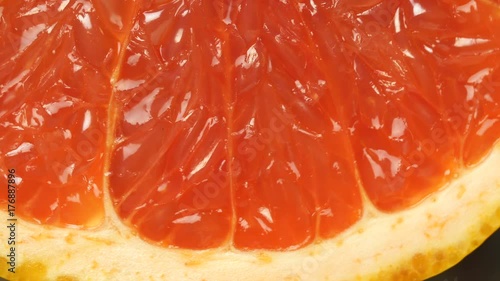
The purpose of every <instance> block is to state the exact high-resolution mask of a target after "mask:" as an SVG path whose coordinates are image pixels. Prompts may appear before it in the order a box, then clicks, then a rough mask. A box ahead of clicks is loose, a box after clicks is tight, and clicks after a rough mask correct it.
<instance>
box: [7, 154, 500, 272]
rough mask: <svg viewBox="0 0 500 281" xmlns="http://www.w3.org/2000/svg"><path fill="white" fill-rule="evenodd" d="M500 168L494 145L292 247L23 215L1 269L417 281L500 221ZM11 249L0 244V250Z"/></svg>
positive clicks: (454, 257)
mask: <svg viewBox="0 0 500 281" xmlns="http://www.w3.org/2000/svg"><path fill="white" fill-rule="evenodd" d="M498 167H500V145H497V146H496V147H495V148H494V149H493V151H492V153H491V154H490V155H489V156H488V157H487V158H486V159H485V160H484V161H483V162H482V163H480V164H478V165H477V166H475V167H474V168H472V169H470V170H469V171H467V172H465V173H463V174H462V175H460V176H459V177H457V178H456V179H455V180H454V181H453V182H451V183H449V185H448V186H446V187H443V188H442V189H441V190H440V191H438V192H435V193H434V194H432V195H430V196H429V197H427V198H426V199H424V200H423V201H422V202H420V203H419V204H418V205H416V206H414V207H412V208H410V209H408V210H405V211H402V212H397V213H392V214H383V213H378V212H370V211H369V212H367V213H365V215H364V217H363V219H361V220H360V221H359V222H358V223H357V224H356V225H354V226H353V227H351V228H350V229H349V230H347V231H345V232H343V233H342V234H340V235H338V236H337V237H335V238H333V239H329V240H325V241H319V242H317V243H315V244H312V245H309V246H306V247H304V248H301V249H299V250H295V251H289V252H272V251H247V252H245V251H239V250H235V249H229V248H219V249H212V250H203V251H194V250H182V249H165V248H160V247H157V246H154V245H151V244H149V243H147V242H145V241H143V240H141V239H140V238H139V237H138V236H136V235H135V234H134V233H132V232H131V230H129V229H128V228H127V227H125V226H124V225H123V224H122V223H121V222H120V220H119V219H118V218H117V217H116V216H108V221H107V222H106V224H105V225H103V226H102V227H100V228H99V229H96V230H93V231H90V230H86V231H85V230H77V229H61V228H55V227H50V226H41V225H36V224H31V223H28V222H25V221H23V220H20V219H19V220H18V227H17V255H18V256H17V257H18V258H17V268H16V273H15V274H11V273H7V274H5V272H7V268H5V267H6V266H7V265H6V260H5V258H4V257H3V258H0V260H1V262H0V264H1V266H0V267H1V269H2V270H1V272H2V276H3V277H5V278H9V279H10V280H197V281H198V280H206V281H209V280H214V281H215V280H216V281H224V280H228V281H229V280H234V279H235V278H238V280H241V281H245V280H249V281H250V280H252V281H255V280H422V279H424V278H427V277H429V276H432V275H434V274H437V273H439V272H441V271H443V270H445V269H446V268H448V267H450V266H452V265H454V264H455V263H457V262H458V261H460V260H461V259H462V258H463V257H464V256H466V255H467V254H468V253H470V252H471V251H473V250H474V249H475V248H476V247H478V246H479V245H480V244H481V243H482V242H483V241H484V240H485V239H486V238H487V237H488V236H489V235H491V234H492V233H493V232H494V231H495V230H496V229H497V228H498V227H499V226H500V173H499V172H498ZM370 209H371V208H368V210H370ZM0 219H1V220H3V221H6V219H7V214H6V213H5V212H1V213H0ZM6 233H7V232H6V231H2V232H1V234H0V240H2V241H7V237H6ZM7 246H8V245H7V243H1V246H0V250H1V252H3V253H7Z"/></svg>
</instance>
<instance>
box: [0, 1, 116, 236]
mask: <svg viewBox="0 0 500 281" xmlns="http://www.w3.org/2000/svg"><path fill="white" fill-rule="evenodd" d="M1 4H2V12H1V13H2V27H1V29H2V33H1V35H0V37H1V40H0V42H2V44H5V45H4V46H3V47H2V53H1V55H2V62H1V64H0V84H1V88H0V93H1V94H0V102H1V110H0V120H1V121H0V122H1V127H2V134H1V135H0V151H1V156H0V159H1V160H0V169H1V170H2V174H3V175H5V174H6V173H7V170H8V169H11V168H13V167H15V169H16V170H17V173H18V175H19V177H18V181H17V197H18V198H17V199H18V200H17V207H18V212H17V214H18V215H19V216H22V217H25V218H26V219H29V220H31V221H34V222H38V223H42V224H52V225H59V226H63V227H65V226H69V225H71V226H73V227H95V226H97V225H99V224H100V223H102V220H103V217H104V212H103V204H102V196H103V189H102V181H103V168H104V165H103V163H104V159H103V153H104V150H105V147H104V142H105V134H104V133H103V132H105V131H106V120H107V116H106V114H107V110H106V104H107V101H108V98H109V93H110V90H111V85H110V82H109V76H108V75H107V74H108V73H109V71H110V70H111V68H112V67H111V61H112V59H113V56H115V55H116V51H117V48H116V47H117V46H116V43H117V42H116V40H115V39H114V37H113V34H112V33H110V32H106V31H102V32H99V31H98V30H96V29H92V28H88V26H86V25H88V24H89V23H90V22H94V23H95V24H98V22H99V21H98V19H97V15H96V12H95V10H93V9H90V8H89V7H88V5H87V6H86V5H83V6H82V5H81V4H76V3H72V5H69V4H68V3H67V1H66V2H63V3H59V2H56V1H49V2H47V3H38V4H37V3H34V2H29V3H24V5H22V3H20V2H11V1H9V2H2V3H1ZM67 5H69V6H67ZM87 21H88V22H87ZM89 38H92V39H93V40H97V41H99V42H100V43H99V45H100V47H98V48H94V47H92V46H91V45H94V44H92V42H91V41H90V40H89ZM101 47H102V49H101ZM104 50H105V51H104ZM2 198H4V199H5V201H4V202H6V201H7V200H6V198H7V193H6V192H4V191H2Z"/></svg>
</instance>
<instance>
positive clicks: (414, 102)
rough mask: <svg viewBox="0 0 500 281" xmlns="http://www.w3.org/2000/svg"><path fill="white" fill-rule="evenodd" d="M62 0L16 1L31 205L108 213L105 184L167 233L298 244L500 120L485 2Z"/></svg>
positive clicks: (497, 41)
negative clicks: (104, 200) (104, 199)
mask: <svg viewBox="0 0 500 281" xmlns="http://www.w3.org/2000/svg"><path fill="white" fill-rule="evenodd" d="M63 3H66V2H63ZM105 3H107V4H105ZM63 6H64V5H63V4H62V3H61V2H60V1H33V2H24V4H22V3H20V2H17V1H5V2H0V15H1V19H2V25H1V27H0V44H3V45H2V46H0V47H2V48H1V51H0V58H1V60H0V85H1V88H0V125H1V126H2V134H1V135H0V170H1V171H2V173H4V174H5V173H6V171H7V170H8V169H10V168H15V169H16V171H17V172H16V173H17V176H18V179H19V180H18V183H17V185H18V190H17V191H18V203H17V204H18V210H19V211H18V215H19V216H21V217H23V218H25V219H27V220H30V221H33V222H37V223H41V224H49V225H56V226H61V227H66V226H72V227H75V226H76V227H82V228H91V227H95V226H98V225H99V224H100V223H102V221H103V218H104V216H105V210H104V205H103V198H104V196H105V195H104V194H105V193H106V192H109V194H110V197H111V199H112V200H113V203H114V207H115V210H116V212H117V214H118V216H119V217H120V218H121V219H122V221H123V222H124V223H125V224H126V225H128V226H129V227H131V228H132V229H134V230H136V231H137V233H138V234H139V235H140V236H141V237H142V238H144V239H145V240H147V241H150V242H152V243H158V244H160V245H163V246H175V247H181V248H190V249H206V248H214V247H220V246H224V245H227V244H232V245H233V246H234V247H236V248H238V249H275V250H277V249H295V248H299V247H303V246H304V245H307V244H310V243H311V242H313V241H315V240H318V239H327V238H331V237H333V236H335V235H337V234H338V233H340V232H342V231H344V230H346V229H347V228H349V226H351V225H353V224H354V223H355V222H356V221H358V220H359V218H360V217H361V215H362V213H363V211H364V209H365V207H366V206H363V204H364V203H363V202H366V201H363V200H364V199H363V196H364V195H366V198H367V199H369V201H370V202H371V203H373V205H374V206H375V207H376V208H378V209H379V210H381V211H385V212H396V211H400V210H403V209H407V208H409V207H411V206H413V205H414V204H416V203H417V202H419V201H420V200H422V199H423V198H424V197H426V196H428V195H429V194H431V193H432V192H434V191H436V189H437V188H439V187H441V186H443V185H444V184H445V183H446V182H448V181H449V180H450V179H452V178H454V177H457V175H459V174H460V173H461V171H463V170H464V169H467V168H468V167H470V166H472V165H474V164H476V163H478V162H479V161H480V160H481V159H482V158H483V157H484V156H485V155H486V154H487V153H488V152H489V150H490V149H491V147H492V145H493V144H494V143H495V141H497V140H498V138H499V136H500V122H499V121H500V105H499V102H500V100H499V96H498V90H499V86H498V85H499V83H498V82H497V81H500V70H499V66H500V63H499V62H500V31H499V30H500V16H499V10H500V8H499V7H498V5H497V4H493V3H492V2H489V1H470V2H468V1H430V0H428V1H356V2H352V1H338V2H336V4H335V5H334V4H332V2H331V1H299V0H293V1H290V0H288V1H272V0H267V1H265V0H260V1H251V0H247V1H243V0H240V1H202V0H199V1H189V2H188V1H167V2H165V1H152V2H150V1H130V3H121V2H119V1H111V2H109V1H98V0H95V1H69V2H68V3H66V6H64V7H63ZM4 23H5V24H4ZM113 112H114V114H113V115H109V114H110V113H113ZM104 182H109V190H107V189H104V188H103V187H104V186H105V185H104ZM2 198H3V200H4V201H5V200H6V198H7V195H6V193H5V192H4V191H2ZM366 198H365V199H366Z"/></svg>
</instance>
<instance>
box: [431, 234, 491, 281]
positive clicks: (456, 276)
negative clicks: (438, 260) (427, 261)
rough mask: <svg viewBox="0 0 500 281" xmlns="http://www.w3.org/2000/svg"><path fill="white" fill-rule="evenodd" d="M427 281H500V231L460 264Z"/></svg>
mask: <svg viewBox="0 0 500 281" xmlns="http://www.w3.org/2000/svg"><path fill="white" fill-rule="evenodd" d="M427 281H500V229H499V230H497V232H495V233H494V234H493V235H492V236H490V238H488V240H486V241H485V242H484V243H483V244H482V245H481V246H479V248H477V249H476V250H475V251H474V252H472V253H471V254H470V255H468V256H467V257H465V259H463V260H462V261H461V262H460V263H459V264H457V265H456V266H454V267H452V268H450V269H448V270H447V271H445V272H443V273H441V274H439V275H437V276H435V277H432V278H429V279H427Z"/></svg>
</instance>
